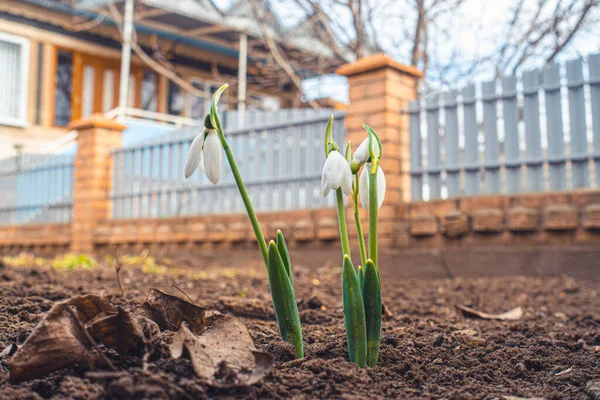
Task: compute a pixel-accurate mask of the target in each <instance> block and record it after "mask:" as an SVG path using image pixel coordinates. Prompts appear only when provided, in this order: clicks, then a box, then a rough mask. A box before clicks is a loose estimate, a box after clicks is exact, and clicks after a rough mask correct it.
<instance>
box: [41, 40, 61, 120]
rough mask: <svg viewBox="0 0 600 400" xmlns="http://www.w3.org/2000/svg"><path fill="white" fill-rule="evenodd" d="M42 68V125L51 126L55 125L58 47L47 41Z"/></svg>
mask: <svg viewBox="0 0 600 400" xmlns="http://www.w3.org/2000/svg"><path fill="white" fill-rule="evenodd" d="M43 53H44V54H43V64H44V68H43V69H42V82H40V83H38V84H41V85H42V104H41V108H42V109H41V121H40V122H41V125H42V126H44V127H50V126H52V125H54V100H55V91H56V62H57V50H56V47H55V46H53V45H51V44H49V43H46V44H44V49H43Z"/></svg>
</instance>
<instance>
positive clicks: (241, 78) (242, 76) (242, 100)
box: [237, 34, 248, 129]
mask: <svg viewBox="0 0 600 400" xmlns="http://www.w3.org/2000/svg"><path fill="white" fill-rule="evenodd" d="M247 67H248V36H246V35H245V34H242V35H240V54H239V60H238V104H237V109H238V118H237V128H238V129H242V128H243V125H244V118H245V114H246V74H247V69H248V68H247Z"/></svg>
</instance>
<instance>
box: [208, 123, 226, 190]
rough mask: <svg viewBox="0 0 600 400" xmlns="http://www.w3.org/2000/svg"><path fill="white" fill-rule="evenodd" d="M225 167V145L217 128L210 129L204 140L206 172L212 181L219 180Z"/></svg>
mask: <svg viewBox="0 0 600 400" xmlns="http://www.w3.org/2000/svg"><path fill="white" fill-rule="evenodd" d="M222 167H223V146H222V145H221V139H219V135H218V134H217V131H216V129H209V130H208V135H207V136H206V139H205V140H204V173H205V174H206V176H207V177H208V180H209V181H211V182H212V183H217V182H219V179H220V178H221V170H222Z"/></svg>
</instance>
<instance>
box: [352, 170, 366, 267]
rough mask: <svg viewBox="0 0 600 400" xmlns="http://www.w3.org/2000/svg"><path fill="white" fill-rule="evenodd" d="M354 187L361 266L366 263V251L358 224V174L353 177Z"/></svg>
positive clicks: (362, 234)
mask: <svg viewBox="0 0 600 400" xmlns="http://www.w3.org/2000/svg"><path fill="white" fill-rule="evenodd" d="M354 186H355V187H356V190H355V193H354V196H353V198H354V222H355V223H356V233H357V234H358V245H359V247H360V260H361V262H362V265H363V266H364V265H366V263H367V249H366V246H365V236H364V233H363V229H362V223H361V222H360V212H359V210H358V174H356V175H354Z"/></svg>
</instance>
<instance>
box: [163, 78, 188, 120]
mask: <svg viewBox="0 0 600 400" xmlns="http://www.w3.org/2000/svg"><path fill="white" fill-rule="evenodd" d="M167 100H168V101H167V111H168V113H169V114H171V115H181V114H182V113H183V109H184V106H185V96H184V95H183V93H181V89H180V88H179V86H177V85H176V84H174V83H173V82H171V81H169V97H168V99H167Z"/></svg>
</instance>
